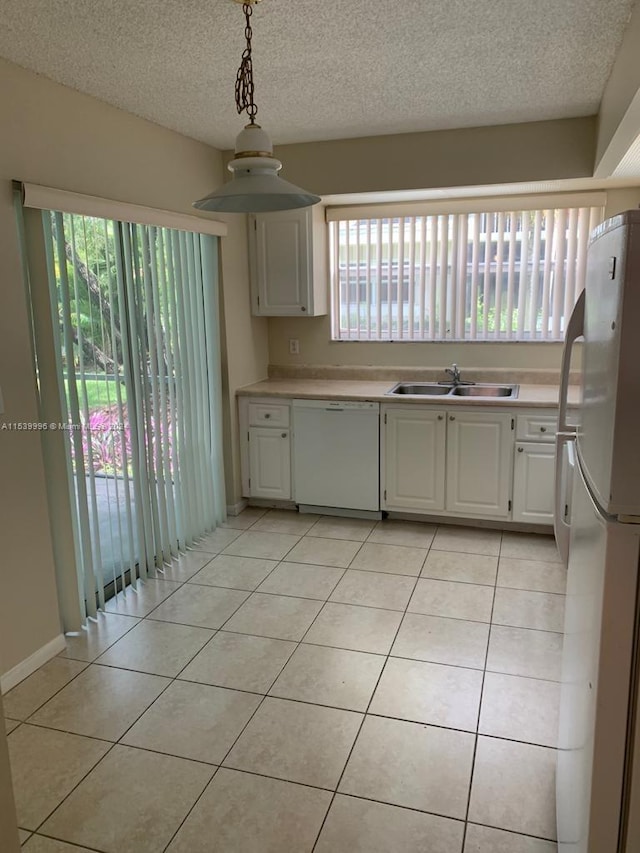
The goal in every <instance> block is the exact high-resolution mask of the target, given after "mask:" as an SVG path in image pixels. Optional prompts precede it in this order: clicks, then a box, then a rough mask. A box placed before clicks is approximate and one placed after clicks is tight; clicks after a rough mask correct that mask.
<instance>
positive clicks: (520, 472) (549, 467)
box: [513, 442, 556, 524]
mask: <svg viewBox="0 0 640 853" xmlns="http://www.w3.org/2000/svg"><path fill="white" fill-rule="evenodd" d="M555 455H556V454H555V445H554V444H541V443H536V442H518V443H517V444H516V453H515V462H514V472H513V520H514V521H524V522H528V523H530V524H553V503H554V483H555Z"/></svg>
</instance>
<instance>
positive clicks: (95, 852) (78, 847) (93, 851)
mask: <svg viewBox="0 0 640 853" xmlns="http://www.w3.org/2000/svg"><path fill="white" fill-rule="evenodd" d="M27 831H28V832H31V835H30V836H29V838H28V839H27V840H30V839H31V838H32V837H33V836H34V835H37V836H38V837H39V838H48V839H50V840H51V841H60V842H61V843H62V844H68V845H69V847H73V848H75V849H76V850H90V851H91V853H103V851H101V850H98V848H97V847H87V846H86V845H84V846H83V845H81V844H76V843H75V842H73V841H65V840H64V839H63V838H57V837H56V836H55V835H46V834H45V833H44V832H33V831H31V830H27ZM29 847H31V845H30V846H29Z"/></svg>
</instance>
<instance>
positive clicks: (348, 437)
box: [293, 400, 380, 512]
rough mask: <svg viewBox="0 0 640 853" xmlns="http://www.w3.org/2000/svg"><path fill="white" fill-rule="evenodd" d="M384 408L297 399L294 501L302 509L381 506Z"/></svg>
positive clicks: (372, 404) (295, 404)
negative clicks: (381, 416)
mask: <svg viewBox="0 0 640 853" xmlns="http://www.w3.org/2000/svg"><path fill="white" fill-rule="evenodd" d="M379 458H380V406H379V404H378V403H357V402H342V401H340V400H294V401H293V483H294V500H295V501H296V503H297V504H298V505H299V506H300V508H301V509H306V510H311V511H313V510H314V509H315V510H316V511H317V510H318V509H323V508H337V509H345V510H360V511H368V512H378V511H379V509H380V473H379V472H380V465H379Z"/></svg>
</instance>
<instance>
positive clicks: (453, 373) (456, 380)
mask: <svg viewBox="0 0 640 853" xmlns="http://www.w3.org/2000/svg"><path fill="white" fill-rule="evenodd" d="M444 372H445V373H448V374H449V376H450V377H451V381H450V382H448V381H446V380H445V381H444V382H438V385H453V387H454V388H455V387H457V386H458V385H475V384H476V383H475V382H469V381H467V380H464V379H462V378H461V377H460V369H459V367H458V365H457V364H452V365H451V367H445V369H444Z"/></svg>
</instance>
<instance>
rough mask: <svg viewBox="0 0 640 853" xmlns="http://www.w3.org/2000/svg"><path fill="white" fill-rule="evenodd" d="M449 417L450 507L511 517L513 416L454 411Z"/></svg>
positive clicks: (484, 515)
mask: <svg viewBox="0 0 640 853" xmlns="http://www.w3.org/2000/svg"><path fill="white" fill-rule="evenodd" d="M447 418H448V420H447V502H446V508H447V511H448V512H455V513H460V514H464V515H470V516H478V517H487V518H508V517H509V512H510V507H509V498H510V491H511V462H512V456H513V435H514V432H513V424H514V421H513V418H512V417H511V415H507V414H491V413H481V412H478V413H475V412H451V411H449V412H448V413H447Z"/></svg>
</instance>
